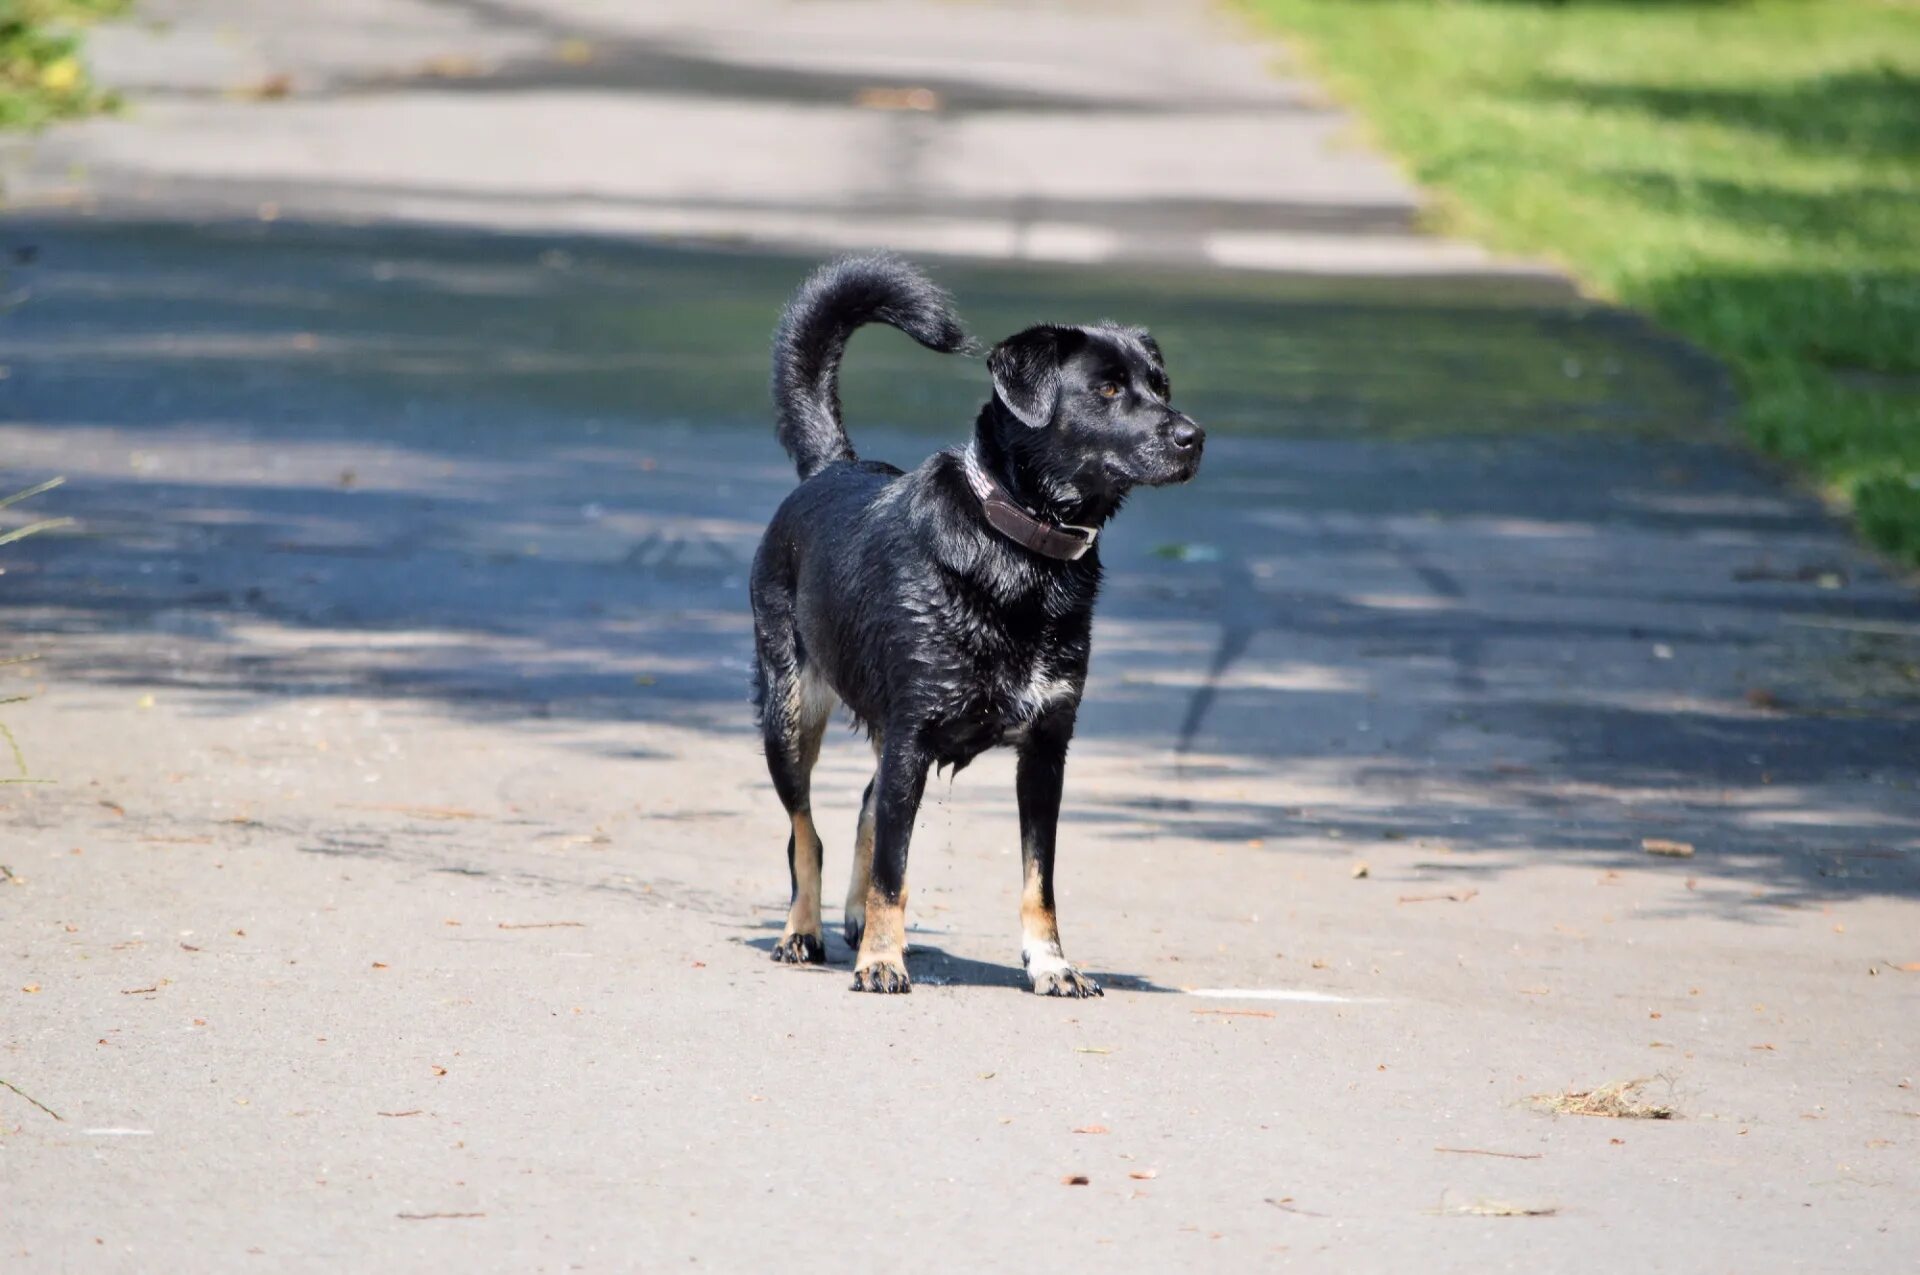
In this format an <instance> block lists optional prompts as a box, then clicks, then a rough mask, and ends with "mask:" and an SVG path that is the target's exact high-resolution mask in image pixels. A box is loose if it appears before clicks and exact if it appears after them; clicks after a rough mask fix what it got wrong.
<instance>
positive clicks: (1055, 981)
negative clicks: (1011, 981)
mask: <svg viewBox="0 0 1920 1275" xmlns="http://www.w3.org/2000/svg"><path fill="white" fill-rule="evenodd" d="M1020 959H1021V961H1023V962H1024V963H1025V964H1026V967H1027V979H1028V981H1030V982H1031V983H1032V984H1033V990H1034V992H1035V993H1037V994H1038V995H1041V996H1075V997H1079V996H1099V995H1102V993H1101V991H1100V984H1098V983H1096V982H1094V981H1093V980H1092V979H1090V978H1088V977H1087V976H1086V975H1085V974H1082V973H1081V972H1080V971H1079V970H1077V969H1075V968H1074V966H1073V962H1071V961H1069V960H1068V959H1067V958H1066V957H1065V956H1064V955H1063V954H1062V953H1061V951H1060V945H1059V944H1058V943H1029V944H1026V945H1024V946H1023V947H1022V948H1021V949H1020Z"/></svg>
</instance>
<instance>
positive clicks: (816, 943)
mask: <svg viewBox="0 0 1920 1275" xmlns="http://www.w3.org/2000/svg"><path fill="white" fill-rule="evenodd" d="M823 852H824V851H823V847H822V846H821V844H820V834H819V833H817V832H815V831H814V828H813V816H812V815H810V814H808V813H807V812H805V811H801V812H800V813H798V814H796V815H794V816H793V879H794V891H793V905H792V906H791V907H789V908H788V909H787V925H786V928H785V929H783V930H782V931H780V942H779V943H778V944H777V945H775V947H774V949H773V955H774V959H775V960H780V961H791V962H793V963H794V964H817V963H818V962H821V961H824V960H825V959H826V952H827V945H826V939H825V938H824V937H823V936H822V935H821V932H820V860H821V857H822V854H823Z"/></svg>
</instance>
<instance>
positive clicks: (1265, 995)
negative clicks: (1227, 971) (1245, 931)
mask: <svg viewBox="0 0 1920 1275" xmlns="http://www.w3.org/2000/svg"><path fill="white" fill-rule="evenodd" d="M1187 995H1189V996H1210V997H1213V998H1214V999H1216V1000H1241V1001H1301V1002H1303V1003H1305V1004H1309V1005H1379V1004H1381V1003H1382V1001H1381V1000H1380V998H1379V997H1377V996H1335V995H1334V994H1333V993H1332V992H1309V991H1305V990H1303V989H1301V988H1297V987H1189V988H1188V989H1187Z"/></svg>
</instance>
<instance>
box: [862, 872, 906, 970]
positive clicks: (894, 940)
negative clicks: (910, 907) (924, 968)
mask: <svg viewBox="0 0 1920 1275" xmlns="http://www.w3.org/2000/svg"><path fill="white" fill-rule="evenodd" d="M853 986H854V990H856V991H863V992H905V991H911V990H912V984H911V983H910V982H909V981H908V979H907V891H906V889H905V887H902V888H901V890H900V897H899V898H898V899H888V898H887V897H886V896H885V895H883V894H881V893H880V891H878V890H876V889H872V888H871V887H869V888H868V890H867V932H866V933H865V934H864V935H862V936H861V939H860V955H859V958H858V959H857V960H855V961H854V964H853Z"/></svg>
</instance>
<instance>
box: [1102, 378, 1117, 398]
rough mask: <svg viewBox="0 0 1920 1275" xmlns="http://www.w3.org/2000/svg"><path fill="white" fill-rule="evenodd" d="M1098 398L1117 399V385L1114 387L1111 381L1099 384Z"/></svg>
mask: <svg viewBox="0 0 1920 1275" xmlns="http://www.w3.org/2000/svg"><path fill="white" fill-rule="evenodd" d="M1100 397H1101V398H1119V397H1120V387H1119V386H1118V385H1115V384H1114V383H1113V382H1112V381H1103V382H1101V384H1100Z"/></svg>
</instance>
